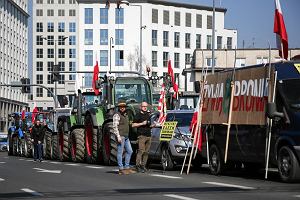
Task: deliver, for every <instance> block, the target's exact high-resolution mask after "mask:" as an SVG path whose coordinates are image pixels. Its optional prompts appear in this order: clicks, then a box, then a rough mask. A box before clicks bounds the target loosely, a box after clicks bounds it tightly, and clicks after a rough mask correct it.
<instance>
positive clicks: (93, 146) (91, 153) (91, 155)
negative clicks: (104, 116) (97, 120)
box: [84, 115, 98, 164]
mask: <svg viewBox="0 0 300 200" xmlns="http://www.w3.org/2000/svg"><path fill="white" fill-rule="evenodd" d="M94 125H95V124H93V120H92V116H91V115H87V116H86V118H85V121H84V126H85V130H84V139H85V158H86V162H87V163H91V164H92V163H96V161H97V160H98V159H97V158H98V156H97V155H98V148H97V147H98V145H97V143H98V139H97V136H98V128H95V126H94ZM96 127H97V126H96Z"/></svg>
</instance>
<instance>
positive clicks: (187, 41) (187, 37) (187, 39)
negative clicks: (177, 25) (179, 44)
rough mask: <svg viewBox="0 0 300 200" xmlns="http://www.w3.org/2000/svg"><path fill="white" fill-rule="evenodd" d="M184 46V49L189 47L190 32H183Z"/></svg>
mask: <svg viewBox="0 0 300 200" xmlns="http://www.w3.org/2000/svg"><path fill="white" fill-rule="evenodd" d="M185 48H186V49H189V48H191V34H190V33H186V34H185Z"/></svg>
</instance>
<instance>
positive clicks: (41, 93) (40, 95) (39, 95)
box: [36, 88, 43, 97]
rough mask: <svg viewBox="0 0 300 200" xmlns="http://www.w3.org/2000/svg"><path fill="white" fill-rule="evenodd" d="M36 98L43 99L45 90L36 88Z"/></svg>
mask: <svg viewBox="0 0 300 200" xmlns="http://www.w3.org/2000/svg"><path fill="white" fill-rule="evenodd" d="M36 97H43V88H36Z"/></svg>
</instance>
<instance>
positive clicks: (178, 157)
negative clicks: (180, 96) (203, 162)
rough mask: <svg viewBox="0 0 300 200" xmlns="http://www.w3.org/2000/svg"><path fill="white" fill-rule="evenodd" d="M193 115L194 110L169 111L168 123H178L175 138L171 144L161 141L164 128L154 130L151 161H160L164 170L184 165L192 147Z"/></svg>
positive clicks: (152, 131) (150, 154)
mask: <svg viewBox="0 0 300 200" xmlns="http://www.w3.org/2000/svg"><path fill="white" fill-rule="evenodd" d="M193 114H194V111H193V110H170V111H167V117H166V121H177V126H176V128H175V131H174V134H173V137H172V139H171V140H170V141H169V142H166V141H160V132H161V130H162V127H161V126H155V127H154V128H152V130H151V146H150V150H149V160H151V161H160V162H161V165H162V167H163V169H164V170H171V169H173V168H174V167H175V166H176V165H178V164H180V165H182V162H183V159H184V156H185V154H186V151H187V149H188V148H189V147H191V146H192V143H191V132H190V130H189V126H190V123H191V121H192V117H193ZM153 120H155V119H153Z"/></svg>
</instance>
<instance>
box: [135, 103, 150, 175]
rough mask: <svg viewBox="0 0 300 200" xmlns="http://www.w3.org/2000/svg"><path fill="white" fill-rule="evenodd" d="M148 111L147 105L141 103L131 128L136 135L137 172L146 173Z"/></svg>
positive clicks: (148, 129) (148, 137)
mask: <svg viewBox="0 0 300 200" xmlns="http://www.w3.org/2000/svg"><path fill="white" fill-rule="evenodd" d="M149 119H150V111H148V103H147V102H142V103H141V110H140V112H138V113H137V114H136V116H135V118H134V120H133V123H132V127H136V128H137V134H138V146H139V147H138V148H139V149H138V153H137V156H136V167H137V170H138V171H139V172H142V173H145V171H147V169H146V164H147V160H148V153H149V149H150V145H151V127H150V122H149Z"/></svg>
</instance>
